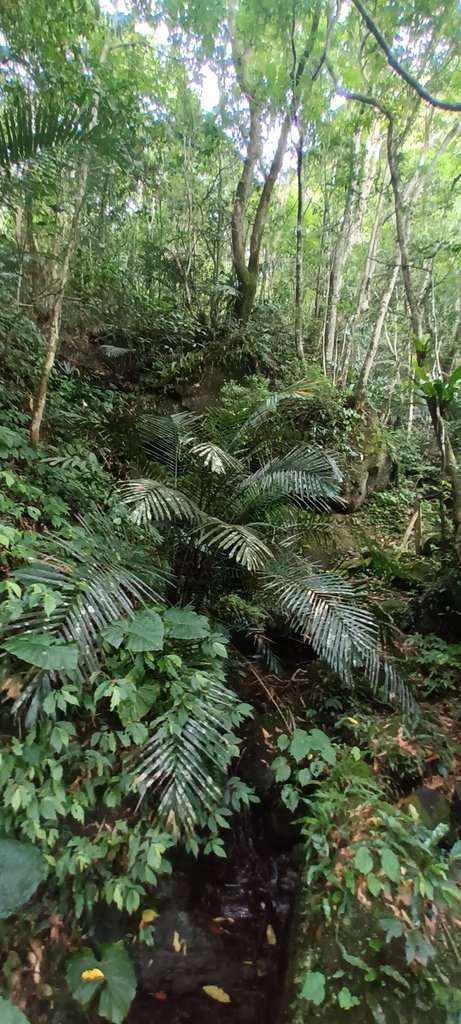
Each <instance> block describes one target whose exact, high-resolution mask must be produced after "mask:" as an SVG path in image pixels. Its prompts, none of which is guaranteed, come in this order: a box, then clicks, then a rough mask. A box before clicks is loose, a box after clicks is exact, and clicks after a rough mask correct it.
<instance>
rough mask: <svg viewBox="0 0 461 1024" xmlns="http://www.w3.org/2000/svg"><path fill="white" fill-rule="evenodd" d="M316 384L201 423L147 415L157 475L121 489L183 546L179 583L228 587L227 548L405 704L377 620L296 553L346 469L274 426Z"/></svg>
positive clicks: (295, 622) (311, 631) (297, 621)
mask: <svg viewBox="0 0 461 1024" xmlns="http://www.w3.org/2000/svg"><path fill="white" fill-rule="evenodd" d="M310 393H311V392H310V386H309V385H308V384H305V382H301V383H300V384H299V385H295V386H293V387H292V388H290V389H287V390H286V391H283V392H281V393H272V392H271V393H269V395H268V396H267V397H265V398H264V400H263V402H262V403H260V404H259V405H258V406H256V407H254V406H252V407H251V408H248V407H247V405H244V406H243V408H237V410H236V411H235V412H233V411H231V410H230V409H227V408H224V410H223V411H222V412H219V411H218V412H215V413H212V414H211V415H210V417H209V419H208V420H207V421H205V423H204V422H203V421H201V420H197V421H194V420H193V419H192V418H191V417H190V416H184V415H182V414H176V415H173V416H171V417H163V418H161V417H158V416H155V417H152V416H146V417H144V418H143V419H142V420H141V423H140V424H139V425H138V430H139V448H140V452H139V457H140V461H141V463H142V466H143V469H144V466H146V468H147V466H148V464H149V463H150V466H151V467H152V469H151V475H150V476H149V477H147V476H143V477H142V478H140V479H137V480H136V479H135V480H132V481H130V482H129V483H128V484H124V485H123V488H122V498H123V501H124V503H125V504H126V505H127V506H128V508H129V510H130V516H131V519H132V521H133V522H135V523H136V524H148V523H150V522H154V523H155V525H156V527H158V528H161V529H162V530H164V531H165V533H166V539H167V541H168V542H169V544H170V545H171V542H173V546H174V547H173V551H177V550H178V549H179V550H181V552H182V555H181V560H180V562H179V566H180V569H181V571H182V570H183V568H184V566H187V569H188V572H187V575H186V578H185V579H184V578H183V579H180V586H181V588H184V589H185V590H186V593H187V592H188V591H189V589H191V588H194V591H195V593H196V594H197V596H198V595H199V594H200V591H202V593H203V590H204V589H205V590H207V591H208V592H209V589H210V586H211V588H212V589H213V591H214V588H215V587H216V590H218V593H219V591H220V590H222V589H224V588H223V581H225V580H226V578H227V577H228V576H229V572H230V569H229V566H228V565H226V560H227V559H229V560H231V561H233V562H234V563H236V565H237V567H239V568H242V569H245V570H247V572H248V573H250V574H255V573H257V572H258V573H260V574H261V576H260V580H261V582H262V585H263V594H262V601H264V602H267V604H268V606H272V608H273V615H274V616H276V615H278V616H279V617H280V615H282V616H283V618H284V619H285V620H286V621H288V623H289V625H290V626H291V627H292V628H294V629H295V630H296V632H298V633H300V634H301V636H309V639H310V642H311V644H312V646H313V648H314V650H315V651H316V653H317V654H320V655H321V656H322V657H324V658H325V659H326V660H327V661H328V662H329V664H330V665H331V666H332V667H333V668H334V669H335V671H337V672H338V674H339V675H340V676H342V677H343V678H344V679H345V680H346V681H347V682H349V683H352V682H353V680H354V673H355V670H356V669H357V668H359V667H360V669H361V670H362V671H363V673H364V675H365V677H366V678H367V679H368V680H369V681H370V682H371V685H372V687H373V688H374V689H377V688H378V686H380V687H381V689H382V692H383V694H385V695H386V696H388V695H389V693H391V694H393V695H394V697H395V695H398V696H401V697H403V699H404V701H406V703H409V702H410V701H409V694H408V691H406V689H405V687H404V686H403V685H402V683H401V682H400V681H399V679H398V676H397V674H396V672H395V670H394V668H393V666H392V664H391V662H390V661H389V660H387V659H386V657H385V654H384V648H383V644H382V636H381V630H380V627H379V625H378V623H377V621H376V619H375V618H374V617H373V615H372V614H371V612H369V611H368V609H366V608H364V607H360V606H359V605H358V604H357V600H356V594H355V591H354V589H353V587H352V586H351V585H350V584H348V582H347V581H346V579H345V578H344V577H342V576H340V575H339V574H337V573H328V572H323V573H320V572H318V571H316V569H315V567H313V566H312V565H309V564H308V563H307V562H306V560H305V559H304V558H301V557H299V556H298V557H297V556H296V554H295V555H291V553H290V547H291V546H292V545H293V544H294V543H295V541H296V539H297V536H298V531H299V535H300V536H303V534H304V540H305V527H306V522H305V519H304V511H305V509H306V507H307V508H310V509H312V510H313V511H314V512H315V514H317V515H319V514H321V513H323V512H325V511H327V510H329V509H330V508H331V506H332V504H334V503H336V504H338V503H339V504H341V500H342V499H341V495H340V483H341V474H340V473H339V470H338V468H337V466H336V464H335V462H334V460H333V459H332V458H331V456H329V455H328V454H326V453H324V452H323V451H321V450H319V449H318V448H315V447H314V448H313V447H311V446H310V445H308V444H306V443H305V442H304V443H302V444H299V445H296V446H295V447H290V446H289V445H288V444H287V443H286V442H285V441H284V439H283V437H282V438H277V434H275V437H274V433H273V427H274V422H273V415H274V412H275V413H276V414H277V415H278V413H279V411H280V409H281V408H282V407H285V406H286V407H287V409H288V411H289V410H290V409H292V408H293V407H295V408H296V407H297V406H298V405H300V404H301V405H303V404H304V402H305V401H306V399H307V398H308V397H309V395H310ZM221 424H222V431H221ZM207 428H208V431H209V433H211V437H212V439H211V440H206V436H207V434H206V431H207ZM221 435H223V436H224V439H225V442H226V444H225V447H224V445H223V444H222V436H221ZM218 441H220V442H221V443H219V444H218V443H217V442H218ZM152 470H153V473H152ZM197 496H198V499H197ZM298 509H300V510H301V515H300V516H299V517H298ZM278 513H280V514H278ZM169 550H171V547H170V548H169ZM173 557H174V556H173ZM195 567H196V571H194V568H195ZM218 570H219V572H218ZM234 575H235V570H234ZM245 585H246V582H244V581H242V589H243V588H244V587H245ZM218 588H219V589H218ZM232 589H233V590H235V583H233V587H232ZM208 599H209V598H208Z"/></svg>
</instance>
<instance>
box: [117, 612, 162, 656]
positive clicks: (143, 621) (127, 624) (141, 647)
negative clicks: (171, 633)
mask: <svg viewBox="0 0 461 1024" xmlns="http://www.w3.org/2000/svg"><path fill="white" fill-rule="evenodd" d="M163 633H164V630H163V622H162V620H161V618H160V615H159V614H158V613H157V612H155V611H154V610H153V609H152V608H147V609H146V610H145V611H142V612H138V613H137V614H136V615H134V616H133V618H132V619H120V621H119V622H113V623H112V624H111V625H110V626H107V627H106V628H105V629H104V630H103V634H102V635H103V637H104V639H105V640H107V642H108V643H109V644H111V645H112V647H120V645H121V644H122V642H123V640H126V646H127V648H128V650H129V651H133V653H134V654H139V653H140V652H142V651H161V650H162V648H163Z"/></svg>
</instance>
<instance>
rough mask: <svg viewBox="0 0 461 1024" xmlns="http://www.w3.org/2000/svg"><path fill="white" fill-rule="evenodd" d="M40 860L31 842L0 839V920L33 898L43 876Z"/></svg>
mask: <svg viewBox="0 0 461 1024" xmlns="http://www.w3.org/2000/svg"><path fill="white" fill-rule="evenodd" d="M44 868H45V864H44V860H43V857H42V855H41V853H40V851H39V850H37V848H36V847H35V846H32V844H31V843H20V842H18V841H17V840H16V839H0V920H3V919H4V918H6V917H9V916H10V914H15V913H16V912H17V911H18V910H20V908H21V907H22V906H24V904H25V903H27V901H28V900H29V899H30V897H31V896H33V894H34V892H35V891H36V889H38V886H39V885H40V882H41V881H42V879H43V876H44Z"/></svg>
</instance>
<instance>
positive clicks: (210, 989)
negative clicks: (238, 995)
mask: <svg viewBox="0 0 461 1024" xmlns="http://www.w3.org/2000/svg"><path fill="white" fill-rule="evenodd" d="M202 987H203V991H204V993H205V995H207V996H209V997H210V999H216V1002H217V1003H230V1001H231V997H230V995H228V993H227V992H225V991H224V989H223V988H219V986H218V985H203V986H202Z"/></svg>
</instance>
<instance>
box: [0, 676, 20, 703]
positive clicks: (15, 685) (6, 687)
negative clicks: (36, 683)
mask: <svg viewBox="0 0 461 1024" xmlns="http://www.w3.org/2000/svg"><path fill="white" fill-rule="evenodd" d="M0 689H1V690H2V693H6V696H7V697H9V698H10V700H17V699H18V697H20V696H21V678H20V676H8V679H4V680H3V683H2V685H1V687H0Z"/></svg>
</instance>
